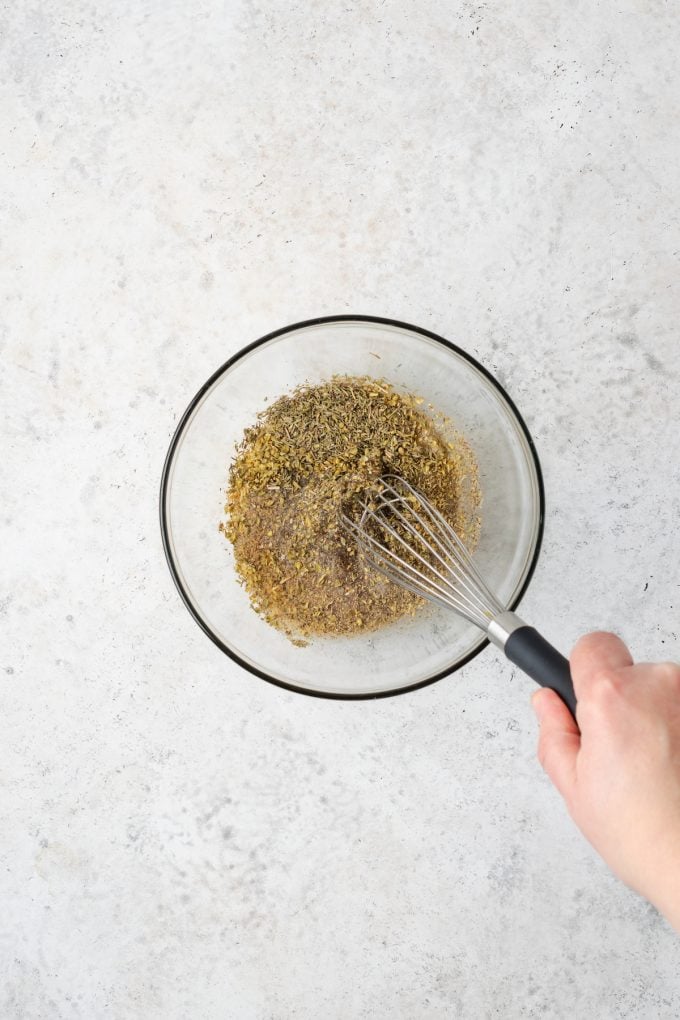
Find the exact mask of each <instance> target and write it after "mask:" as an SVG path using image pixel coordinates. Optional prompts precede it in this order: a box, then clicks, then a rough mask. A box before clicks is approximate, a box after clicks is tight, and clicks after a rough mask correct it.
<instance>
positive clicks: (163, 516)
mask: <svg viewBox="0 0 680 1020" xmlns="http://www.w3.org/2000/svg"><path fill="white" fill-rule="evenodd" d="M339 322H371V323H377V324H379V325H383V326H394V327H396V328H398V329H405V330H408V331H410V332H412V333H418V334H420V335H421V336H424V337H427V338H428V339H429V340H435V341H436V342H437V343H439V344H441V345H442V346H443V347H445V348H448V350H450V351H453V352H454V353H455V354H457V355H459V356H460V357H461V358H463V360H464V361H467V362H469V363H470V364H471V365H472V366H473V367H474V368H475V369H477V371H478V372H480V373H481V374H482V375H483V376H484V377H485V378H486V380H487V381H488V382H489V383H490V384H491V385H492V386H493V387H494V388H495V389H496V390H497V391H498V392H499V393H500V395H501V396H502V397H503V399H504V400H505V401H506V403H507V404H508V406H509V408H510V410H511V411H512V413H513V414H514V416H515V419H516V421H517V424H518V425H519V427H520V430H521V432H522V433H523V435H524V438H525V439H526V441H527V445H528V447H529V452H530V454H531V457H532V460H533V465H534V469H535V471H536V484H537V488H538V504H539V505H538V524H537V532H536V544H535V547H534V551H533V554H532V557H531V563H530V564H529V569H528V570H527V573H526V577H525V578H524V581H523V583H522V587H521V588H520V590H519V591H518V593H517V595H516V596H515V598H514V600H513V602H512V604H511V605H510V606H509V607H508V609H509V610H515V609H516V608H517V606H518V605H519V603H520V602H521V600H522V598H523V596H524V594H525V592H526V590H527V588H528V587H529V583H530V581H531V579H532V577H533V575H534V571H535V569H536V564H537V563H538V559H539V555H540V552H541V546H542V543H543V531H544V525H545V487H544V484H543V472H542V470H541V463H540V460H539V458H538V453H537V450H536V446H535V443H534V440H533V437H532V435H531V433H530V432H529V428H528V426H527V424H526V422H525V421H524V418H523V417H522V415H521V414H520V412H519V410H518V408H517V406H516V404H515V402H514V401H513V400H512V398H511V397H510V395H509V394H508V392H507V390H506V389H505V387H504V386H502V385H501V383H500V382H499V381H498V380H497V379H496V378H495V376H493V375H492V374H491V372H490V371H489V370H488V369H487V368H485V367H484V365H482V364H480V362H479V361H477V359H476V358H474V357H473V356H472V355H471V354H468V352H467V351H464V350H463V349H462V348H461V347H459V346H458V345H457V344H454V343H452V342H451V341H450V340H446V339H445V338H444V337H442V336H439V334H437V333H433V332H432V330H429V329H425V328H424V327H422V326H413V325H411V324H410V323H408V322H403V321H401V320H399V319H390V318H384V317H382V316H379V315H347V314H344V315H323V316H319V317H317V318H313V319H303V320H301V321H300V322H295V323H291V324H290V325H288V326H282V327H280V328H279V329H275V330H273V331H272V332H271V333H267V334H265V336H262V337H260V338H259V339H257V340H253V341H252V342H251V343H249V344H246V346H245V347H242V348H241V349H240V350H239V351H237V352H236V354H233V355H232V356H231V357H230V358H228V359H227V361H225V362H224V364H222V365H221V366H220V367H219V368H218V369H217V370H216V371H215V372H213V374H212V375H211V376H210V377H209V379H207V381H206V382H205V383H204V384H203V385H202V386H201V387H200V389H199V390H198V392H197V393H196V394H195V395H194V397H193V398H192V399H191V400H190V402H189V404H188V406H187V408H186V410H185V411H184V413H183V414H182V416H181V418H180V419H179V422H178V423H177V426H176V428H175V431H174V434H173V436H172V439H171V440H170V446H169V447H168V452H167V454H166V456H165V461H164V463H163V471H162V474H161V484H160V492H159V516H160V529H161V538H162V541H163V552H164V553H165V559H166V562H167V564H168V569H169V570H170V574H171V577H172V579H173V581H174V583H175V587H176V588H177V591H178V592H179V595H180V597H181V599H182V601H183V602H184V605H185V606H186V608H187V609H188V611H189V613H190V614H191V616H192V617H193V619H194V620H195V621H196V623H197V624H198V626H199V627H200V628H201V630H202V631H203V632H204V634H206V635H207V636H208V637H209V638H210V640H211V641H212V642H213V644H215V645H217V647H218V648H219V649H220V650H221V651H222V652H224V654H225V655H227V656H228V657H229V658H230V659H232V661H233V662H235V663H237V665H239V666H240V667H241V668H242V669H245V670H246V671H247V672H248V673H252V674H253V675H254V676H257V677H259V678H260V679H261V680H266V681H267V683H270V684H274V686H276V687H281V688H283V689H284V690H287V691H293V692H294V693H296V694H306V695H307V696H308V697H313V698H327V699H330V700H332V701H373V700H376V699H378V698H390V697H395V696H396V695H398V694H408V693H409V692H411V691H415V690H419V689H420V688H421V687H428V686H429V685H430V684H433V683H436V682H437V681H438V680H443V679H444V677H447V676H450V675H451V674H452V673H456V672H457V671H458V670H459V669H462V667H463V666H465V665H467V663H468V662H471V661H472V659H474V658H476V656H477V655H479V653H480V652H481V651H483V649H484V648H486V646H487V645H488V644H489V640H488V638H486V639H484V640H483V641H481V642H480V643H479V644H478V645H477V646H476V647H475V648H473V649H472V650H471V651H470V652H468V653H467V655H465V656H463V658H462V659H460V660H459V661H458V662H456V663H455V665H453V666H450V667H448V668H447V669H444V670H440V671H439V672H437V673H435V674H434V675H433V676H430V677H426V678H425V679H424V680H418V681H417V682H416V683H412V684H407V685H406V686H404V687H395V688H390V689H386V690H384V691H366V692H357V691H348V692H343V691H320V690H313V689H312V688H309V687H301V686H298V685H297V684H294V683H291V682H289V681H287V680H281V679H279V678H278V677H275V676H271V674H269V673H267V672H266V671H265V670H263V669H260V668H259V667H257V666H254V665H252V664H251V663H249V662H247V661H245V660H244V659H242V658H241V656H240V655H239V654H238V653H237V652H235V651H234V649H233V648H231V647H230V646H229V645H227V644H225V642H224V641H222V640H221V638H219V637H218V636H217V634H215V633H214V631H213V630H212V629H211V628H210V627H209V626H208V624H207V623H206V621H205V620H204V619H203V618H202V616H201V614H200V612H199V611H198V609H197V607H196V606H195V605H194V603H193V601H192V600H191V598H190V596H189V593H188V591H187V590H186V588H185V587H184V585H183V584H182V579H181V576H180V571H179V567H178V565H177V563H176V562H175V558H174V556H173V553H172V546H171V542H170V527H169V522H168V514H167V496H168V488H169V483H170V470H171V468H172V464H173V460H174V457H175V453H176V451H177V449H178V447H179V444H180V442H181V439H182V435H183V433H184V430H185V428H186V426H187V424H188V422H189V420H190V418H191V416H192V415H193V412H194V410H195V408H196V407H197V405H198V404H199V403H200V401H201V399H202V398H203V396H204V395H205V394H206V393H207V392H208V390H209V389H210V388H211V387H212V385H213V384H214V383H215V382H216V381H217V380H218V379H219V378H220V376H222V375H224V373H225V372H227V371H228V370H229V369H230V368H232V367H233V365H235V364H236V363H237V362H239V361H240V360H241V359H242V358H244V357H245V356H246V354H249V353H250V352H251V351H254V350H256V349H257V348H258V347H261V346H262V345H263V344H266V343H268V342H269V341H270V340H274V339H276V338H277V337H280V336H283V335H284V334H286V333H294V332H297V331H298V330H301V329H304V328H305V327H308V326H320V325H326V324H328V323H339Z"/></svg>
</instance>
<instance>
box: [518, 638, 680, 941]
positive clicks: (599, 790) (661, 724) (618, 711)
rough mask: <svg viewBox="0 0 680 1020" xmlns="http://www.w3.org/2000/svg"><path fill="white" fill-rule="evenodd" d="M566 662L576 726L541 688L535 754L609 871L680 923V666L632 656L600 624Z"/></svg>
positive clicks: (555, 699) (679, 927)
mask: <svg viewBox="0 0 680 1020" xmlns="http://www.w3.org/2000/svg"><path fill="white" fill-rule="evenodd" d="M570 663H571V672H572V679H573V682H574V689H575V691H576V697H577V700H578V704H577V709H576V718H577V720H578V727H577V726H576V724H575V723H574V720H573V718H572V716H571V714H570V712H569V710H568V709H567V708H566V706H565V705H564V704H563V702H562V701H561V700H560V698H559V697H558V696H557V695H556V694H555V692H554V691H551V690H549V689H548V688H541V690H539V691H537V692H536V693H535V694H534V696H533V699H532V700H533V705H534V709H535V711H536V715H537V716H538V720H539V723H540V727H541V733H540V738H539V744H538V757H539V761H540V762H541V765H542V766H543V768H544V769H545V771H546V772H547V774H548V775H549V777H550V778H551V780H552V781H553V783H554V784H555V786H556V787H557V789H558V790H559V792H560V793H561V794H562V796H563V797H564V800H565V802H566V805H567V808H568V810H569V813H570V815H571V817H572V818H573V820H574V821H575V822H576V824H577V825H578V827H579V829H580V830H581V832H582V833H583V835H584V836H585V837H586V839H588V840H589V842H590V843H592V845H593V846H594V848H595V849H596V850H597V852H598V853H599V854H600V855H601V856H602V857H603V858H604V860H605V862H606V863H607V864H608V865H609V867H610V868H611V869H612V871H613V872H614V873H615V874H616V875H618V877H619V878H621V879H622V880H623V881H624V882H626V884H627V885H629V886H631V888H633V889H635V890H636V891H637V892H639V893H641V895H643V896H644V897H645V898H646V899H648V900H649V901H650V902H651V903H653V904H654V906H656V907H657V909H658V910H660V911H661V913H662V914H664V915H665V916H666V917H667V918H668V920H669V921H670V922H671V924H672V925H673V926H674V927H675V928H677V930H678V931H680V666H678V665H675V664H674V663H668V662H662V663H639V664H637V665H633V660H632V658H631V656H630V652H629V651H628V649H627V648H626V646H625V645H624V644H623V642H622V641H620V640H619V638H617V637H616V636H615V635H614V634H607V633H600V632H596V633H594V634H587V635H586V636H585V637H582V638H581V640H580V641H579V642H578V643H577V644H576V646H575V648H574V650H573V652H572V653H571V657H570ZM579 730H580V732H579Z"/></svg>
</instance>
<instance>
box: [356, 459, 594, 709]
mask: <svg viewBox="0 0 680 1020" xmlns="http://www.w3.org/2000/svg"><path fill="white" fill-rule="evenodd" d="M361 508H362V513H361V517H360V518H359V520H358V521H354V520H352V519H351V518H350V517H349V516H348V515H346V514H345V515H344V516H343V523H344V526H345V528H346V530H347V531H349V532H350V533H351V534H352V535H353V536H354V538H355V540H356V542H357V545H358V547H359V549H360V551H361V553H362V554H363V556H364V559H365V560H366V562H367V563H368V564H369V565H371V566H372V567H374V568H375V569H376V570H379V571H380V572H381V573H382V574H384V575H385V577H388V578H389V579H390V580H391V581H394V582H395V584H398V585H400V586H401V587H402V588H406V589H407V590H408V591H411V592H414V594H416V595H420V596H421V597H422V598H424V599H427V600H428V601H429V602H434V603H436V604H437V605H439V606H444V607H445V608H446V609H452V610H454V612H456V613H458V614H459V615H460V616H463V617H465V619H466V620H469V621H470V623H472V624H474V625H475V626H477V627H479V628H481V630H483V631H484V632H485V633H486V635H487V636H488V638H489V640H490V641H492V642H493V644H495V645H497V647H498V648H500V649H501V650H502V651H503V652H505V654H506V656H507V657H508V659H510V661H511V662H513V663H514V664H515V665H516V666H519V668H520V669H521V670H523V671H524V672H525V673H527V674H528V676H530V677H531V678H532V679H533V680H535V681H536V682H537V683H539V684H540V685H541V686H542V687H550V688H552V690H554V691H556V692H557V693H558V694H559V696H560V697H561V698H562V700H563V701H564V702H565V704H566V705H567V706H568V707H569V709H570V711H571V713H572V715H575V712H576V696H575V694H574V687H573V684H572V680H571V672H570V669H569V663H568V661H567V659H565V658H564V656H563V655H561V654H560V653H559V652H558V651H557V649H555V648H553V646H552V645H551V644H549V643H548V642H547V641H546V640H545V638H543V637H542V636H541V635H540V634H539V633H538V631H537V630H535V629H534V628H533V627H530V626H528V624H526V623H525V622H524V620H522V619H521V617H519V616H517V614H516V613H513V612H511V611H509V610H506V609H505V607H504V606H502V605H501V603H500V602H499V601H498V599H497V598H496V596H495V595H494V594H493V592H492V591H491V590H490V589H489V587H488V585H487V584H486V582H485V580H484V578H483V577H482V575H481V574H480V572H479V570H478V569H477V567H476V565H475V563H474V560H473V559H472V556H471V555H470V554H469V552H468V551H467V549H466V548H465V546H464V545H463V543H462V542H461V540H460V538H459V537H458V535H457V534H456V532H455V531H454V529H453V528H452V527H451V525H450V524H449V523H448V521H446V520H445V519H444V517H443V516H442V515H441V514H440V513H439V511H438V510H437V509H436V507H434V506H432V504H431V503H430V502H429V501H428V500H427V499H426V498H425V497H424V496H423V495H422V493H420V492H418V491H417V490H416V489H414V488H413V486H411V485H409V483H408V482H407V481H405V480H404V479H403V478H401V477H399V476H398V475H384V476H383V477H382V478H380V479H379V480H378V489H377V491H376V492H375V493H374V492H371V495H370V497H367V498H366V499H364V501H363V502H362V503H361Z"/></svg>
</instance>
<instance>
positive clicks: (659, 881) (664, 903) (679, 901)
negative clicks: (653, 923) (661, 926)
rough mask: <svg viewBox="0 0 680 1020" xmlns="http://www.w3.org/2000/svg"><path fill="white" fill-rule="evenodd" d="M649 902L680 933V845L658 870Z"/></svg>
mask: <svg viewBox="0 0 680 1020" xmlns="http://www.w3.org/2000/svg"><path fill="white" fill-rule="evenodd" d="M649 900H650V901H651V902H652V903H653V904H654V906H655V907H656V908H657V910H658V911H659V912H660V913H662V914H663V916H664V917H665V918H666V920H667V921H668V922H669V923H670V925H671V926H672V927H673V928H675V930H676V931H677V932H678V933H680V845H679V846H678V848H677V851H676V852H675V853H673V854H671V855H670V857H669V859H668V861H667V863H665V864H664V867H663V868H660V869H659V870H658V872H657V874H656V876H655V881H654V889H653V892H652V895H650V896H649Z"/></svg>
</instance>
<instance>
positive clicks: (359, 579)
mask: <svg viewBox="0 0 680 1020" xmlns="http://www.w3.org/2000/svg"><path fill="white" fill-rule="evenodd" d="M423 403H424V401H423V399H422V398H419V397H413V396H409V395H405V394H402V393H398V392H397V391H396V390H395V389H394V388H393V387H392V386H390V385H389V384H388V383H386V382H384V381H381V380H376V379H371V378H368V377H354V376H337V377H335V378H333V379H331V380H330V381H329V382H325V383H322V384H321V385H316V386H312V385H304V386H301V387H299V388H298V389H297V390H295V391H294V392H293V393H292V394H291V395H290V396H284V397H280V398H279V399H278V400H277V401H276V402H275V403H273V404H272V405H271V406H270V407H268V408H267V409H266V410H264V411H262V412H261V413H260V414H259V416H258V421H257V424H256V425H254V426H253V427H252V428H249V429H246V431H245V433H244V437H243V441H242V442H241V444H240V445H239V447H238V449H237V453H236V457H235V459H234V461H233V463H232V465H231V469H230V472H229V482H228V486H227V493H226V503H225V513H226V520H225V521H223V522H222V523H221V524H220V530H221V531H222V532H223V533H224V534H225V535H226V537H227V538H228V539H229V540H230V542H231V543H232V544H233V547H234V554H235V560H236V569H237V571H238V573H239V576H240V578H241V580H242V583H243V584H244V585H245V588H246V591H247V592H248V595H249V597H250V600H251V603H252V605H253V607H254V608H255V609H256V611H257V612H258V613H260V614H261V615H262V616H263V617H264V618H265V619H266V620H267V621H268V622H269V623H270V624H272V625H273V626H274V627H277V628H278V629H279V630H281V631H283V632H284V633H285V634H287V635H288V637H290V638H291V639H292V640H294V641H295V642H296V643H304V642H305V640H306V639H307V638H310V637H313V636H321V635H326V636H328V635H342V634H356V633H361V632H367V631H372V630H375V629H377V628H378V627H381V626H384V625H385V624H388V623H391V622H392V621H394V620H396V619H398V618H399V617H401V616H404V615H406V614H413V613H415V612H416V611H417V609H418V608H419V607H421V606H422V605H424V603H423V600H422V599H420V598H418V597H417V596H415V595H413V594H411V593H410V592H406V591H404V590H403V589H401V588H400V587H399V586H397V585H395V584H393V583H392V582H391V581H388V580H386V579H385V578H383V577H382V576H381V575H380V574H378V573H377V572H376V571H374V570H372V569H371V568H369V567H366V566H365V565H364V564H363V562H362V560H361V556H360V555H359V554H358V553H357V550H356V547H355V544H354V542H353V540H352V539H351V538H350V537H349V536H347V535H346V533H345V532H344V530H343V528H342V526H341V514H342V512H343V509H345V510H347V509H348V508H351V507H352V506H353V505H355V503H356V497H357V496H358V495H361V494H365V493H366V492H367V491H370V487H371V484H373V483H375V480H376V479H377V478H379V477H380V475H382V474H397V475H401V476H402V477H403V478H405V479H406V480H407V481H408V482H410V483H411V485H413V486H414V487H415V488H416V489H419V490H420V491H421V492H422V493H423V494H424V495H425V496H426V497H427V498H428V499H429V500H430V501H431V502H432V503H433V504H434V505H435V506H436V507H437V509H438V510H439V511H440V512H441V513H442V514H443V515H444V517H445V518H446V519H447V520H448V521H449V522H450V524H451V525H452V526H453V527H454V528H455V529H456V531H457V532H458V534H459V535H460V537H461V538H462V539H463V541H464V542H465V543H466V544H467V545H468V547H469V548H473V547H474V545H475V544H476V541H477V537H478V532H479V515H478V510H479V503H480V492H479V485H478V479H477V468H476V462H475V459H474V455H473V454H472V451H471V450H470V447H469V446H468V444H467V443H466V441H465V439H464V438H463V437H462V436H460V435H459V434H457V433H456V432H455V431H454V430H453V428H452V426H451V424H450V423H448V422H446V420H445V419H443V417H442V416H439V419H438V420H436V419H437V416H436V415H433V414H432V413H431V414H427V413H425V411H424V410H423V408H422V405H423ZM433 410H434V409H433V408H431V407H430V411H431V412H433Z"/></svg>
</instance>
